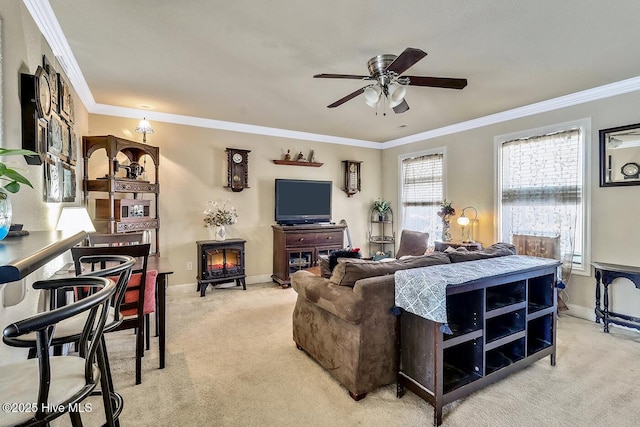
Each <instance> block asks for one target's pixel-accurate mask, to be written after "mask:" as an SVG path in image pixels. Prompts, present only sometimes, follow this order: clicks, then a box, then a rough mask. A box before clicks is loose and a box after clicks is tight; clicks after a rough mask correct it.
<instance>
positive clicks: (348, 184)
mask: <svg viewBox="0 0 640 427" xmlns="http://www.w3.org/2000/svg"><path fill="white" fill-rule="evenodd" d="M361 163H362V162H360V161H358V160H343V161H342V164H343V165H344V192H345V193H347V196H348V197H351V196H353V195H354V194H356V193H357V192H358V191H360V164H361Z"/></svg>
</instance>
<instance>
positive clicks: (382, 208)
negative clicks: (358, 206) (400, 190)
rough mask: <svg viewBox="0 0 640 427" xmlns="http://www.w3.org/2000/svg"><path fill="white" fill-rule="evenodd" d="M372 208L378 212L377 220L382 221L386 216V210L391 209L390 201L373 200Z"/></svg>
mask: <svg viewBox="0 0 640 427" xmlns="http://www.w3.org/2000/svg"><path fill="white" fill-rule="evenodd" d="M373 209H375V210H376V211H377V212H378V220H379V221H384V220H385V218H386V216H387V212H389V210H390V209H391V203H389V202H388V201H387V200H382V199H378V200H376V201H375V202H373Z"/></svg>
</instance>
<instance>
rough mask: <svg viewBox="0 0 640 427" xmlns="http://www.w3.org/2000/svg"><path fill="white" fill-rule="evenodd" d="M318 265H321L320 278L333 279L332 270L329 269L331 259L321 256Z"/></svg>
mask: <svg viewBox="0 0 640 427" xmlns="http://www.w3.org/2000/svg"><path fill="white" fill-rule="evenodd" d="M318 260H319V261H318V264H319V265H320V276H322V277H324V278H325V279H328V278H329V277H331V268H330V267H329V257H328V256H321V257H319V258H318Z"/></svg>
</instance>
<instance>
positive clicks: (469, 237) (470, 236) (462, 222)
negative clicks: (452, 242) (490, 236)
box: [458, 206, 478, 243]
mask: <svg viewBox="0 0 640 427" xmlns="http://www.w3.org/2000/svg"><path fill="white" fill-rule="evenodd" d="M467 209H473V212H474V215H475V216H474V217H473V219H470V218H469V217H467V216H466V215H465V214H464V211H466V210H467ZM477 220H478V210H477V209H476V208H474V207H473V206H467V207H466V208H464V209H462V213H461V214H460V218H458V224H460V226H462V243H473V242H475V240H473V224H474V223H475V222H476V221H477ZM469 224H471V226H470V227H469V230H468V234H467V238H466V239H465V238H464V228H465V227H466V226H467V225H469Z"/></svg>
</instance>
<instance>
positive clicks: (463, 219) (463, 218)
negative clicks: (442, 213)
mask: <svg viewBox="0 0 640 427" xmlns="http://www.w3.org/2000/svg"><path fill="white" fill-rule="evenodd" d="M469 222H470V220H469V218H468V217H466V216H464V215H462V216H461V217H460V218H458V224H460V225H462V226H463V227H464V226H465V225H469Z"/></svg>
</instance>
